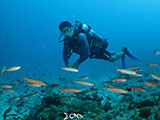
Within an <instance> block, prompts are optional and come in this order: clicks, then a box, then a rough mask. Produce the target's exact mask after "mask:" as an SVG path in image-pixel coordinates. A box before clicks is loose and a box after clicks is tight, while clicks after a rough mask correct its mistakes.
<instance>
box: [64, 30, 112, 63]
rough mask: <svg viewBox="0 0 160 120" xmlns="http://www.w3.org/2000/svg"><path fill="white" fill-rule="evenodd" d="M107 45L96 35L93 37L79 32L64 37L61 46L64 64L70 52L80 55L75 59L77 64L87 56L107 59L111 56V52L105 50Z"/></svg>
mask: <svg viewBox="0 0 160 120" xmlns="http://www.w3.org/2000/svg"><path fill="white" fill-rule="evenodd" d="M107 47H108V43H107V41H106V40H105V39H101V38H99V37H98V36H94V37H93V36H87V35H86V34H84V33H79V34H78V35H76V36H75V35H74V36H73V37H72V38H69V37H68V38H65V39H64V48H63V59H64V63H65V65H66V66H67V64H69V62H68V59H69V58H70V56H71V55H72V52H75V53H77V54H79V55H80V58H79V59H78V60H77V61H76V62H77V63H78V64H81V63H82V62H83V61H85V60H86V59H87V58H98V59H104V60H108V59H109V58H110V57H111V53H110V52H108V51H107V50H106V48H107Z"/></svg>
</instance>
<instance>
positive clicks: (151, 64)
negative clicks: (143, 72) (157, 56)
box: [148, 63, 158, 67]
mask: <svg viewBox="0 0 160 120" xmlns="http://www.w3.org/2000/svg"><path fill="white" fill-rule="evenodd" d="M148 66H152V67H153V66H158V64H157V63H150V64H148Z"/></svg>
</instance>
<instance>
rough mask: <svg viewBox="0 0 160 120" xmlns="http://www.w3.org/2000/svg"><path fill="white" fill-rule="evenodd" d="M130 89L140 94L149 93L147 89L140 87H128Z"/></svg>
mask: <svg viewBox="0 0 160 120" xmlns="http://www.w3.org/2000/svg"><path fill="white" fill-rule="evenodd" d="M128 88H129V89H132V90H136V91H139V92H146V91H147V90H146V89H144V88H142V87H139V86H128Z"/></svg>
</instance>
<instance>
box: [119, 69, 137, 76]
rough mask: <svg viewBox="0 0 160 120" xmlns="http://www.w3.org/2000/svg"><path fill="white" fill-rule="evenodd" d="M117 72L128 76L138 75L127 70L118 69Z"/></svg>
mask: <svg viewBox="0 0 160 120" xmlns="http://www.w3.org/2000/svg"><path fill="white" fill-rule="evenodd" d="M117 71H119V72H121V73H123V74H128V75H135V74H137V72H136V71H134V70H131V69H126V68H122V69H119V68H117Z"/></svg>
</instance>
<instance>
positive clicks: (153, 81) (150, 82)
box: [144, 80, 158, 86]
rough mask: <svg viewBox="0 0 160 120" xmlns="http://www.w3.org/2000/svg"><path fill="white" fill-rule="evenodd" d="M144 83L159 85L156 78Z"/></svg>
mask: <svg viewBox="0 0 160 120" xmlns="http://www.w3.org/2000/svg"><path fill="white" fill-rule="evenodd" d="M144 84H145V85H148V86H158V82H157V81H155V80H150V81H146V82H144Z"/></svg>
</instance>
